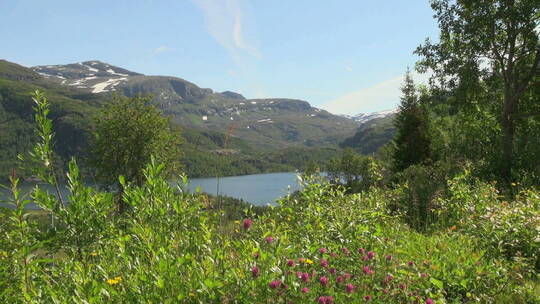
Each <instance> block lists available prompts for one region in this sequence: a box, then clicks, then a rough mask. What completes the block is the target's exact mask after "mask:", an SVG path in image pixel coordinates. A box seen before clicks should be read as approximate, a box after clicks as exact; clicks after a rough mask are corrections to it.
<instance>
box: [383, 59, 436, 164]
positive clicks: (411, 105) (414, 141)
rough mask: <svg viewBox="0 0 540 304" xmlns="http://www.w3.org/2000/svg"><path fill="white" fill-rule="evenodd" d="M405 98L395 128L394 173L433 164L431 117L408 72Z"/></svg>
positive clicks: (402, 100) (402, 89)
mask: <svg viewBox="0 0 540 304" xmlns="http://www.w3.org/2000/svg"><path fill="white" fill-rule="evenodd" d="M401 91H402V93H403V96H402V97H401V104H400V106H399V112H398V113H397V114H396V117H395V119H394V124H395V127H396V135H395V137H394V140H393V144H394V155H393V169H394V171H395V172H401V171H403V170H405V169H406V168H408V167H409V166H411V165H417V164H423V163H427V162H429V161H430V160H431V159H432V157H433V153H432V151H431V150H432V149H431V137H430V134H429V128H430V126H429V117H428V115H427V113H426V111H425V109H424V108H423V106H422V104H421V103H420V98H419V97H418V96H417V94H416V88H415V87H414V82H413V80H412V77H411V75H410V73H409V71H408V70H407V73H406V74H405V82H404V84H403V87H402V88H401Z"/></svg>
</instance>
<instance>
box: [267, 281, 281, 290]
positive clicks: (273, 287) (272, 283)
mask: <svg viewBox="0 0 540 304" xmlns="http://www.w3.org/2000/svg"><path fill="white" fill-rule="evenodd" d="M280 285H281V281H278V280H275V281H272V282H270V283H269V284H268V286H270V288H272V289H276V288H278V287H279V286H280Z"/></svg>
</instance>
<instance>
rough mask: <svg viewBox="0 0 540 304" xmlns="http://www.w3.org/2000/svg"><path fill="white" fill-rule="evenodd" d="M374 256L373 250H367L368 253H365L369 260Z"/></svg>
mask: <svg viewBox="0 0 540 304" xmlns="http://www.w3.org/2000/svg"><path fill="white" fill-rule="evenodd" d="M374 257H375V252H373V251H368V253H367V258H368V259H369V260H371V259H373V258H374Z"/></svg>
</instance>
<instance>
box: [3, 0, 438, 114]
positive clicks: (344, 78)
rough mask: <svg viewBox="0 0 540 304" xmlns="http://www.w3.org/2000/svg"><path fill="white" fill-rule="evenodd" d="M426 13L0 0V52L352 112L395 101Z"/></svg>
mask: <svg viewBox="0 0 540 304" xmlns="http://www.w3.org/2000/svg"><path fill="white" fill-rule="evenodd" d="M432 15H433V13H432V11H431V8H430V7H429V2H428V1H427V0H407V1H404V0H386V1H373V0H369V1H363V0H362V1H360V0H348V1H338V0H335V1H323V0H321V1H319V0H294V1H293V0H290V1H279V0H252V1H246V0H160V1H157V0H156V1H151V0H129V1H128V0H114V1H112V0H108V1H101V0H92V1H74V0H47V1H43V0H1V1H0V37H2V42H1V43H2V46H1V47H0V58H3V59H6V60H9V61H13V62H16V63H19V64H22V65H25V66H33V65H48V64H66V63H73V62H79V61H86V60H101V61H104V62H107V63H110V64H113V65H116V66H120V67H124V68H127V69H129V70H133V71H136V72H140V73H144V74H148V75H170V76H177V77H181V78H184V79H186V80H189V81H191V82H193V83H195V84H197V85H199V86H200V87H204V88H211V89H213V90H215V91H225V90H230V91H235V92H239V93H242V94H244V95H245V96H246V97H247V98H264V97H286V98H298V99H302V100H306V101H309V102H310V103H311V104H312V105H314V106H317V107H322V108H324V109H327V110H329V111H331V112H334V113H345V114H356V113H359V112H372V111H380V110H387V109H392V108H394V107H396V106H397V104H398V102H399V86H400V83H401V80H402V75H403V73H404V71H405V69H406V68H407V66H410V67H413V66H414V63H415V62H416V60H417V59H418V58H416V57H415V56H414V55H413V54H412V52H413V51H414V49H415V48H416V47H417V46H418V45H419V44H420V43H421V42H423V41H424V39H425V38H426V37H432V38H436V37H437V33H438V31H437V25H436V23H435V21H434V20H433V18H432ZM417 77H418V80H419V81H420V80H422V79H424V78H425V77H424V76H422V75H419V76H417Z"/></svg>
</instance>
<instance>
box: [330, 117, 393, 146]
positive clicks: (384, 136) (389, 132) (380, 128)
mask: <svg viewBox="0 0 540 304" xmlns="http://www.w3.org/2000/svg"><path fill="white" fill-rule="evenodd" d="M380 113H381V112H378V114H377V115H380V116H379V117H373V118H371V119H369V120H367V121H366V122H364V123H362V124H361V125H360V127H359V128H358V130H357V131H356V133H355V134H354V135H353V136H351V137H349V138H347V139H345V140H344V141H343V142H342V143H341V144H340V147H342V148H346V147H350V148H353V149H355V150H356V151H357V152H358V153H362V154H371V153H375V152H376V151H377V150H378V149H379V148H380V147H382V146H384V145H385V144H387V143H389V142H390V141H391V140H392V138H393V137H394V134H395V132H396V129H395V127H394V117H395V114H394V113H395V112H394V113H388V114H380ZM371 114H375V113H371ZM373 116H376V115H373Z"/></svg>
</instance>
